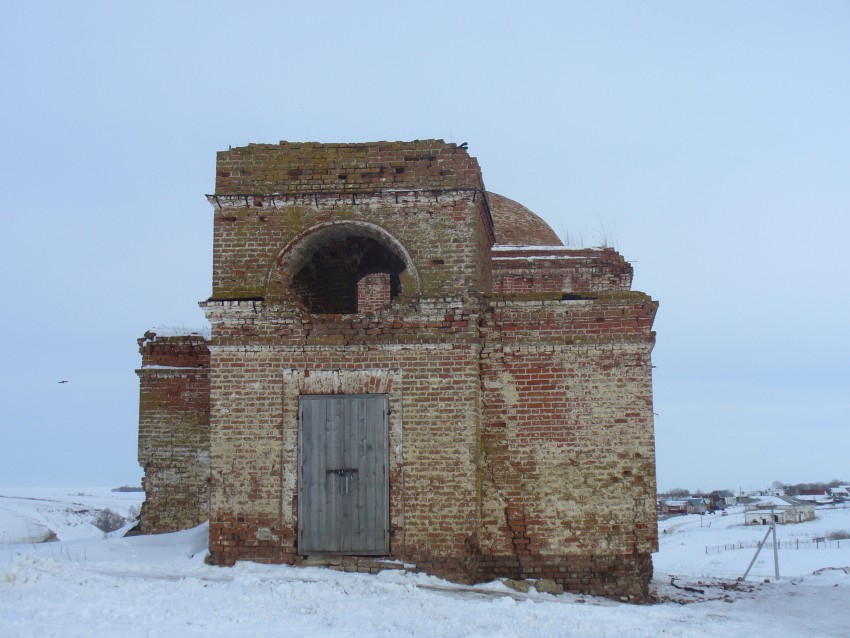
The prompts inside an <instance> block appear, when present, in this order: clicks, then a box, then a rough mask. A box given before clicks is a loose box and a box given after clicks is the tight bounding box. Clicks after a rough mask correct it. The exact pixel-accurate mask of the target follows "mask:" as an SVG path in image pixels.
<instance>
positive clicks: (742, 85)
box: [0, 0, 850, 489]
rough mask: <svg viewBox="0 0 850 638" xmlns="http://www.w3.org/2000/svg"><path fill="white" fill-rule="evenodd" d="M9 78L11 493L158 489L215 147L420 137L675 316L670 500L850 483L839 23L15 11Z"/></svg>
mask: <svg viewBox="0 0 850 638" xmlns="http://www.w3.org/2000/svg"><path fill="white" fill-rule="evenodd" d="M0 80H1V81H2V86H3V92H2V95H3V97H2V100H0V116H1V117H0V126H2V133H3V134H2V138H0V139H2V148H0V185H2V195H0V197H2V220H3V221H2V225H3V226H2V234H0V260H2V261H0V266H2V272H3V278H2V293H3V294H2V302H3V312H2V318H0V322H2V325H0V348H2V350H1V351H0V357H2V367H0V434H2V444H0V485H36V484H57V485H92V484H100V485H118V484H133V483H138V481H139V478H140V476H141V470H140V469H139V467H138V464H137V461H136V435H137V417H138V379H137V377H136V375H135V373H134V369H135V368H136V367H138V365H139V364H140V358H139V355H138V351H137V345H136V341H135V340H136V338H138V337H140V336H141V335H142V334H143V333H144V332H145V330H146V329H148V328H150V327H151V326H154V325H183V326H187V327H195V326H202V325H203V324H204V318H203V313H202V312H201V311H200V310H199V309H198V307H197V302H198V301H199V300H202V299H205V298H206V297H208V296H209V294H210V286H211V246H212V241H211V240H212V212H213V211H212V209H211V207H210V205H209V204H208V203H207V201H206V200H205V198H204V194H205V193H210V192H212V191H213V188H214V177H215V174H214V166H215V153H216V151H218V150H222V149H227V147H228V146H242V145H245V144H247V143H249V142H277V141H279V140H290V141H321V142H342V141H353V142H366V141H376V140H412V139H417V138H418V139H423V138H443V139H445V140H447V141H453V142H456V143H461V142H468V143H469V150H470V153H472V154H473V155H474V156H476V157H477V158H478V160H479V162H480V164H481V167H482V171H483V174H484V180H485V183H486V185H487V187H488V189H490V190H492V191H495V192H498V193H501V194H503V195H506V196H508V197H511V198H513V199H516V200H518V201H520V202H522V203H523V204H525V205H527V206H528V207H529V208H531V209H532V210H534V211H535V212H537V213H538V214H540V215H541V216H542V217H543V218H544V219H546V220H547V221H548V222H549V223H550V224H551V225H552V227H553V228H554V229H555V230H556V231H557V232H559V234H564V233H569V235H570V236H571V237H573V238H574V239H576V240H580V241H582V243H584V244H588V245H594V244H599V243H600V242H601V241H603V240H607V241H609V242H613V244H614V245H615V246H616V247H617V248H618V249H619V250H620V252H621V253H622V254H623V255H624V256H625V258H626V259H627V260H629V261H631V262H632V263H633V264H634V268H635V285H634V287H635V288H636V289H639V290H643V291H645V292H647V293H649V294H650V295H651V296H652V297H653V298H655V299H657V300H659V301H660V303H661V307H660V311H659V314H658V318H657V321H656V324H655V327H656V330H657V332H658V341H657V345H656V348H655V351H654V354H653V358H654V363H655V365H656V366H657V368H656V370H655V412H656V413H657V417H656V441H657V453H658V484H659V487H660V488H662V489H664V488H670V487H689V488H691V489H697V488H701V489H714V488H730V489H737V488H738V487H741V486H742V487H744V488H745V489H746V488H747V487H759V486H766V485H768V484H770V483H771V482H772V481H775V480H779V481H783V482H798V481H815V480H824V481H828V480H830V479H833V478H842V479H847V480H850V460H849V459H850V427H848V426H850V320H849V319H848V318H850V278H848V275H850V268H848V243H850V3H848V2H846V1H834V2H826V1H813V2H805V3H804V2H782V1H778V0H771V1H766V2H756V1H748V2H718V1H712V2H701V3H698V2H680V1H673V0H671V1H669V2H639V3H638V2H632V1H623V2H592V3H591V2H565V1H563V0H561V1H558V2H527V3H519V2H510V3H505V2H494V1H490V2H456V1H452V2H434V1H430V2H416V3H413V2H404V1H399V0H394V1H392V2H383V1H376V0H370V2H368V3H354V2H321V1H317V2H311V3H306V2H250V1H244V0H243V1H242V2H239V3H235V2H226V3H224V2H210V1H206V2H144V3H118V2H102V3H98V2H64V1H63V2H58V1H57V2H37V1H35V0H33V1H30V2H23V1H21V2H17V1H15V0H7V1H4V2H0ZM61 380H67V381H68V383H65V384H60V383H58V382H59V381H61Z"/></svg>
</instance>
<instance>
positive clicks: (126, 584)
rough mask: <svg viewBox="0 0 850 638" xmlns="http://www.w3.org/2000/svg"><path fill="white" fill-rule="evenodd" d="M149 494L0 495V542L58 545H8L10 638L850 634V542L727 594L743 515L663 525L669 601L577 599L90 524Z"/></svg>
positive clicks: (797, 554) (5, 615)
mask: <svg viewBox="0 0 850 638" xmlns="http://www.w3.org/2000/svg"><path fill="white" fill-rule="evenodd" d="M81 494H82V495H81ZM23 497H27V498H23ZM140 497H141V495H140V494H137V493H135V494H134V493H114V492H110V491H109V490H104V489H100V490H95V489H91V488H83V489H76V488H73V489H59V490H52V491H51V490H21V489H16V490H10V489H8V488H0V537H5V538H7V539H13V538H14V539H15V540H19V539H18V538H17V536H20V535H21V534H22V532H21V529H22V528H23V529H24V530H26V529H31V530H35V531H38V530H39V529H40V527H42V528H45V529H47V530H51V531H53V532H54V533H55V534H56V535H57V536H58V538H59V541H58V542H48V543H35V542H29V543H16V544H11V543H8V542H7V543H6V544H0V636H3V637H17V636H39V637H40V636H86V637H89V636H110V637H111V636H134V637H135V636H180V637H181V638H190V637H192V636H203V637H204V638H212V637H216V636H251V637H254V636H299V637H305V636H340V637H345V638H351V637H353V636H358V637H359V636H453V637H454V636H467V637H475V636H481V637H485V636H486V637H503V636H504V637H506V636H529V637H531V636H533V637H535V638H539V637H542V636H617V637H621V636H629V637H631V636H653V637H654V636H658V635H666V636H723V637H724V638H729V637H734V636H747V637H752V636H766V635H771V636H847V635H848V634H850V567H847V566H848V565H850V540H848V541H847V545H846V548H845V545H844V544H843V543H842V547H841V548H835V549H818V550H814V549H813V550H804V549H799V550H797V549H782V550H780V551H779V560H780V572H781V574H780V575H781V577H782V578H781V579H780V580H779V581H778V582H769V583H765V582H764V580H765V578H769V579H770V580H771V581H773V569H774V568H773V553H772V551H768V550H766V551H764V552H762V556H761V557H760V558H759V561H758V562H757V563H756V565H755V566H754V568H753V572H752V574H751V575H750V577H749V578H748V580H747V582H746V583H744V584H743V585H741V586H739V587H738V588H737V589H732V588H731V584H732V583H733V582H734V579H735V578H737V577H738V576H740V575H741V574H743V572H744V570H745V569H746V566H747V564H748V563H749V561H750V559H751V558H752V556H753V553H754V550H753V549H743V550H732V551H725V552H715V551H713V550H711V551H710V553H706V546H710V547H713V546H718V545H731V544H733V543H742V542H749V541H753V540H755V541H757V540H760V539H761V537H762V536H763V535H764V532H765V528H762V527H744V526H743V525H742V523H743V513H742V512H741V511H740V510H735V512H734V513H732V514H730V515H729V516H725V517H721V516H705V517H703V518H702V520H701V519H700V517H699V516H689V517H679V518H674V519H669V520H667V521H663V522H661V523H660V524H659V529H660V531H661V551H660V552H659V553H658V554H656V555H655V557H654V559H655V565H656V569H655V571H656V579H655V587H656V588H657V591H658V595H659V599H660V600H661V601H662V602H659V603H658V604H654V605H627V604H622V603H616V602H613V601H609V600H605V599H599V598H593V597H589V596H580V595H574V594H561V595H557V596H553V595H550V594H543V593H537V592H536V591H534V590H532V591H530V592H529V593H526V594H522V593H517V592H514V591H512V590H509V589H508V588H507V587H505V586H504V585H503V584H501V583H498V582H495V583H488V584H483V585H477V586H475V587H464V586H458V585H453V584H451V583H447V582H446V581H443V580H440V579H438V578H435V577H432V576H425V575H422V574H409V573H405V572H401V571H387V572H383V573H381V574H378V575H377V576H370V575H366V574H344V573H340V572H334V571H330V570H325V569H320V568H315V567H310V568H294V567H288V566H281V565H258V564H253V563H239V564H237V566H236V567H233V568H216V567H210V566H208V565H206V564H204V561H203V558H204V556H205V554H206V534H207V529H206V526H201V527H199V528H196V529H194V530H188V531H185V532H179V533H177V534H164V535H160V536H136V537H131V538H122V537H120V535H118V534H113V535H112V537H111V538H105V535H104V534H103V533H102V532H100V531H99V530H97V528H94V527H92V526H90V525H89V523H87V522H86V521H88V520H90V517H91V513H92V512H91V511H84V510H96V509H98V508H106V507H108V508H110V509H111V510H113V511H116V512H119V513H121V514H126V513H128V512H129V511H130V510H131V508H133V507H138V505H139V500H140ZM35 499H40V500H35ZM63 504H64V505H63ZM701 522H702V526H701V525H700V523H701ZM709 524H710V525H709ZM86 525H89V528H86ZM28 526H29V527H28ZM39 526H40V527H39ZM840 530H850V509H844V510H840V509H839V510H818V518H817V519H816V520H815V521H812V522H810V523H802V524H799V525H788V526H780V527H779V528H778V537H779V538H780V540H782V541H783V542H785V541H786V540H789V539H792V538H794V537H800V538H801V539H804V540H808V539H810V538H814V537H821V536H825V535H827V534H828V533H829V532H835V531H840ZM23 533H26V532H23ZM4 534H5V536H3V535H4ZM16 535H17V536H16ZM37 535H38V534H35V536H37ZM32 540H35V539H34V538H33V539H32ZM671 578H672V579H673V584H672V585H671V584H670V583H671Z"/></svg>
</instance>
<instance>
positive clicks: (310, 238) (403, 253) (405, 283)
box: [266, 220, 420, 298]
mask: <svg viewBox="0 0 850 638" xmlns="http://www.w3.org/2000/svg"><path fill="white" fill-rule="evenodd" d="M349 239H350V240H357V239H359V240H372V241H374V242H376V243H377V244H379V245H380V247H381V248H383V249H384V250H386V251H387V252H388V253H390V254H391V255H392V256H394V257H395V258H397V259H398V260H400V261H401V262H402V263H403V264H404V269H403V271H402V273H401V275H403V276H400V281H401V283H400V287H401V290H400V291H399V292H404V293H406V294H408V295H410V294H414V295H415V294H417V293H418V292H419V287H420V278H419V273H418V271H417V269H416V266H415V265H414V264H413V259H412V258H411V257H410V253H408V251H407V249H406V248H405V247H404V245H403V244H402V243H401V242H400V241H399V240H398V239H396V238H395V237H394V236H393V235H392V234H390V233H389V232H387V231H386V230H385V229H383V228H381V227H380V226H378V225H376V224H372V223H369V222H364V221H353V220H345V221H332V222H323V223H321V224H316V225H315V226H311V227H310V228H308V229H306V230H304V231H302V232H301V233H299V234H298V235H296V236H295V237H294V238H293V239H292V240H290V241H289V242H288V243H287V244H286V246H284V247H283V249H281V251H280V252H279V253H278V254H277V256H276V257H275V259H274V261H273V262H272V264H271V267H270V268H269V274H268V276H267V280H266V298H289V297H291V296H292V295H293V290H292V285H293V279H294V278H295V277H296V275H297V274H298V273H299V272H300V271H301V269H302V268H304V267H305V266H306V265H307V264H308V262H309V261H310V260H311V259H312V257H313V255H315V254H316V252H317V251H319V250H321V249H322V248H323V247H324V246H326V245H328V244H330V243H332V242H335V241H339V240H349Z"/></svg>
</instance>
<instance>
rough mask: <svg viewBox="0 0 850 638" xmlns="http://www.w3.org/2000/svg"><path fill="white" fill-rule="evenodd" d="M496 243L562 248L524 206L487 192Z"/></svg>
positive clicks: (553, 232)
mask: <svg viewBox="0 0 850 638" xmlns="http://www.w3.org/2000/svg"><path fill="white" fill-rule="evenodd" d="M487 200H488V201H489V203H490V214H491V215H492V216H493V227H494V231H495V233H496V243H497V244H501V245H515V246H563V245H564V244H563V242H562V241H561V240H560V239H559V238H558V235H557V234H556V233H555V231H554V230H552V228H551V227H550V226H549V224H547V223H546V222H545V221H543V220H542V219H541V218H540V217H538V216H537V215H535V214H534V213H532V212H531V211H530V210H528V209H527V208H526V207H525V206H523V205H522V204H520V203H519V202H515V201H514V200H512V199H508V198H507V197H504V196H502V195H499V194H497V193H492V192H489V191H488V192H487Z"/></svg>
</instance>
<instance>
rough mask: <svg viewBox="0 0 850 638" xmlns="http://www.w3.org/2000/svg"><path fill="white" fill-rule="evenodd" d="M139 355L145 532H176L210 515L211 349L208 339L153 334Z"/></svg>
mask: <svg viewBox="0 0 850 638" xmlns="http://www.w3.org/2000/svg"><path fill="white" fill-rule="evenodd" d="M139 351H140V352H141V354H142V367H141V368H140V369H139V370H137V371H136V373H137V374H138V375H139V450H138V452H139V465H141V466H142V468H143V470H144V473H145V474H144V478H143V479H142V484H143V486H144V488H145V502H144V504H143V505H142V512H141V528H142V531H143V532H145V533H159V532H173V531H176V530H180V529H186V528H188V527H193V526H195V525H198V524H199V523H202V522H204V521H205V520H207V518H208V516H209V513H208V512H209V445H210V441H209V413H210V383H209V358H210V356H209V350H208V349H207V344H206V340H205V339H204V338H203V337H202V336H197V335H186V336H179V337H177V336H175V337H165V338H163V337H157V336H156V335H155V334H153V333H151V332H148V333H147V334H146V335H145V337H143V338H141V339H139Z"/></svg>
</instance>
